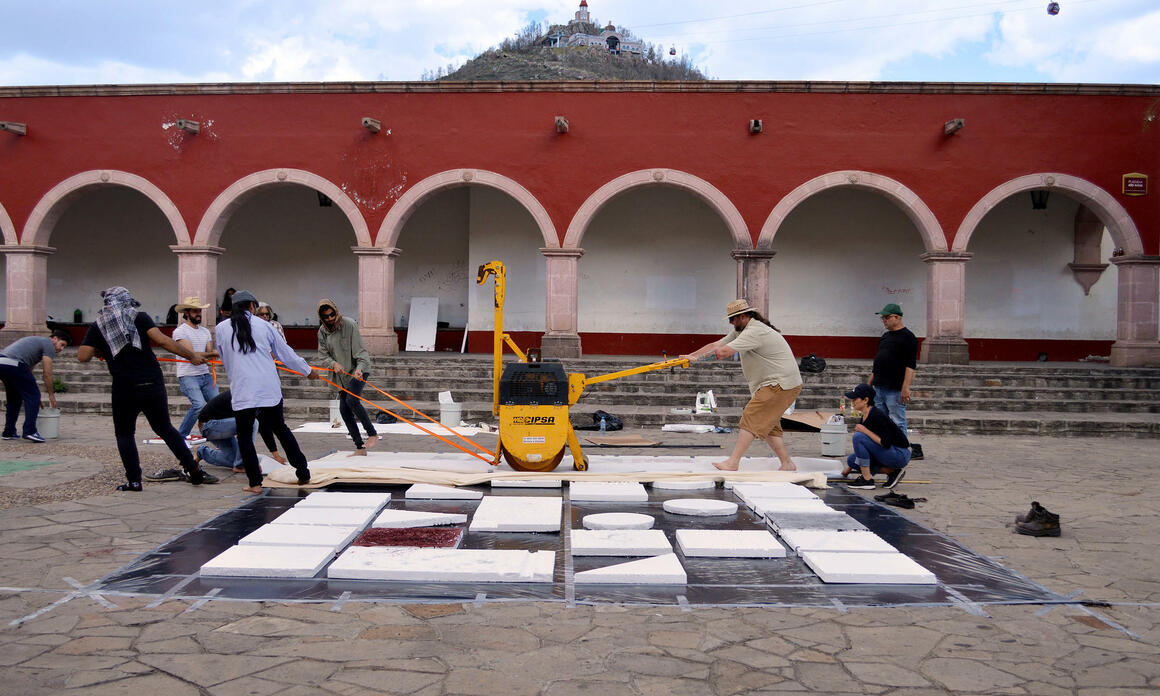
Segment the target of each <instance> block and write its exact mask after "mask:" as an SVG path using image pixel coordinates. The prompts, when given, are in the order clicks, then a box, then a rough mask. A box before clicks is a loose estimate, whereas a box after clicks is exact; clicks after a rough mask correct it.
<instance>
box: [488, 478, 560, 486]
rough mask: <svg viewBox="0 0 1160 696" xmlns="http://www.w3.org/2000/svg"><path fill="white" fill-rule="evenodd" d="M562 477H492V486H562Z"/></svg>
mask: <svg viewBox="0 0 1160 696" xmlns="http://www.w3.org/2000/svg"><path fill="white" fill-rule="evenodd" d="M562 485H563V481H562V480H561V479H541V478H535V479H508V478H504V479H492V481H491V487H492V488H560V487H561V486H562Z"/></svg>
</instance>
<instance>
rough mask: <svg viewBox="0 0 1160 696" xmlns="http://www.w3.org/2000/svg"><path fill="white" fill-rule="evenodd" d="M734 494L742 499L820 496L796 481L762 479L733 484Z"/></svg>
mask: <svg viewBox="0 0 1160 696" xmlns="http://www.w3.org/2000/svg"><path fill="white" fill-rule="evenodd" d="M733 494H734V495H736V496H737V497H738V498H741V499H742V500H746V501H747V500H749V499H750V498H807V499H808V498H817V497H818V496H817V495H816V494H815V493H814V492H813V491H811V490H810V489H808V488H806V487H805V486H799V485H798V484H796V483H781V482H777V481H762V482H758V483H754V482H748V483H738V484H735V485H734V486H733Z"/></svg>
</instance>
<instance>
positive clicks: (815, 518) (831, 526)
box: [765, 511, 867, 533]
mask: <svg viewBox="0 0 1160 696" xmlns="http://www.w3.org/2000/svg"><path fill="white" fill-rule="evenodd" d="M765 521H766V522H767V523H769V525H770V526H771V527H773V528H774V529H775V530H777V531H778V532H779V533H780V532H781V531H783V530H786V529H825V530H829V531H832V532H836V531H842V530H861V531H867V530H866V525H864V524H862V523H861V522H859V521H858V520H856V519H854V518H853V517H850V516H849V515H847V514H846V513H844V512H837V511H835V512H813V511H810V512H771V513H767V514H766V515H765Z"/></svg>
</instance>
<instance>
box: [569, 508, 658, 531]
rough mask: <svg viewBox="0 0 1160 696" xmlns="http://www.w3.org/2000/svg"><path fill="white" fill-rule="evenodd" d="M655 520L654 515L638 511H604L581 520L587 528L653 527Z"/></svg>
mask: <svg viewBox="0 0 1160 696" xmlns="http://www.w3.org/2000/svg"><path fill="white" fill-rule="evenodd" d="M654 522H656V520H655V519H654V518H653V516H652V515H642V514H640V513H638V512H602V513H599V514H597V515H585V516H584V519H583V520H581V521H580V523H581V524H582V525H583V526H584V528H585V529H652V526H653V523H654Z"/></svg>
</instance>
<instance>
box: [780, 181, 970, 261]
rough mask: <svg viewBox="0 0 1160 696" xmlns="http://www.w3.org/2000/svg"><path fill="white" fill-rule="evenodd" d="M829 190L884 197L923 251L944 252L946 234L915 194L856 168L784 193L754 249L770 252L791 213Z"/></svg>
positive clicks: (895, 183)
mask: <svg viewBox="0 0 1160 696" xmlns="http://www.w3.org/2000/svg"><path fill="white" fill-rule="evenodd" d="M832 188H854V189H860V190H863V191H873V192H875V193H880V194H882V195H884V196H886V197H887V198H889V199H890V200H891V201H893V202H894V203H895V204H897V205H898V207H900V208H901V209H902V212H903V213H905V214H906V217H908V218H910V221H911V222H912V223H914V226H915V227H916V228H918V233H919V235H920V236H921V237H922V245H923V247H924V248H925V249H926V251H928V252H929V251H946V250H947V239H946V235H945V234H943V230H942V225H940V224H939V222H938V218H936V217H935V216H934V213H933V212H931V210H930V208H929V207H928V206H927V204H926V203H924V202H923V200H922V199H921V198H919V197H918V194H917V193H915V192H914V191H911V190H910V189H909V188H907V187H906V186H904V185H903V184H902V183H900V182H898V181H895V180H894V179H891V178H890V177H888V176H883V175H881V174H875V173H873V172H865V171H860V170H855V169H848V170H844V171H839V172H830V173H829V174H823V175H821V176H818V177H815V178H813V179H810V180H809V181H807V182H805V183H804V184H802V185H801V186H798V187H797V188H795V189H794V190H793V191H790V192H789V193H788V194H786V195H785V197H784V198H782V199H781V200H780V201H778V202H777V205H776V206H774V208H773V211H772V212H770V214H769V217H767V218H766V219H765V224H764V225H762V226H761V235H760V236H758V238H757V248H758V249H771V248H772V247H773V238H774V237H775V236H776V235H777V231H778V230H779V229H780V228H781V224H782V223H783V222H785V219H786V217H788V216H789V214H790V212H791V211H793V209H794V208H796V207H797V206H798V205H799V204H800V203H802V202H803V201H805V199H807V198H809V197H810V196H812V195H814V194H816V193H820V192H822V191H825V190H826V189H832Z"/></svg>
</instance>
